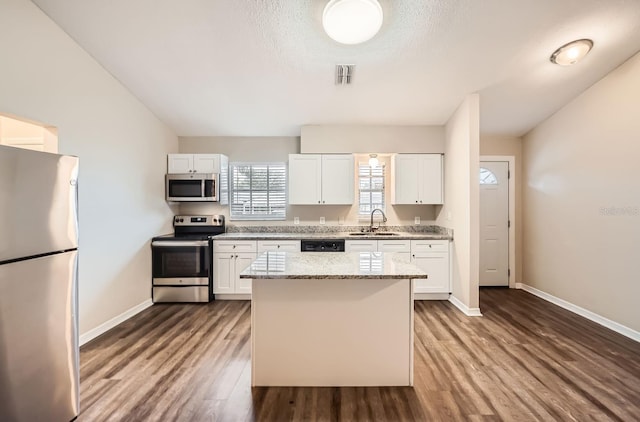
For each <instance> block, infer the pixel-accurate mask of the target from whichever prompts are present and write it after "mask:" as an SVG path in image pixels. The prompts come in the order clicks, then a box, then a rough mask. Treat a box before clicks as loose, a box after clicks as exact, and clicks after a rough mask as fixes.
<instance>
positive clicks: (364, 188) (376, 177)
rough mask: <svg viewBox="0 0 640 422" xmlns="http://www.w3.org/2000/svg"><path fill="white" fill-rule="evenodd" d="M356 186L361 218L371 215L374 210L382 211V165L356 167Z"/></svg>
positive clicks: (360, 165)
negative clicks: (358, 189)
mask: <svg viewBox="0 0 640 422" xmlns="http://www.w3.org/2000/svg"><path fill="white" fill-rule="evenodd" d="M358 186H359V188H360V192H359V200H360V202H359V203H360V210H359V212H358V213H359V214H360V215H361V216H364V215H369V214H371V211H373V210H374V209H376V208H380V209H382V210H384V165H379V166H375V167H372V166H370V165H368V164H359V165H358Z"/></svg>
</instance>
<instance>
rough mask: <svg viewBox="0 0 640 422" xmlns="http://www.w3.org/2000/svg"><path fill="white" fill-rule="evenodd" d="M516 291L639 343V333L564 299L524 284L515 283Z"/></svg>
mask: <svg viewBox="0 0 640 422" xmlns="http://www.w3.org/2000/svg"><path fill="white" fill-rule="evenodd" d="M516 289H522V290H524V291H526V292H529V293H531V294H532V295H534V296H538V297H539V298H541V299H544V300H546V301H547V302H551V303H553V304H554V305H558V306H559V307H561V308H564V309H566V310H568V311H571V312H573V313H574V314H578V315H580V316H581V317H584V318H586V319H588V320H591V321H593V322H595V323H597V324H600V325H602V326H603V327H607V328H608V329H610V330H613V331H615V332H617V333H619V334H622V335H623V336H625V337H629V338H630V339H632V340H635V341H637V342H640V332H638V331H636V330H634V329H632V328H629V327H627V326H624V325H622V324H619V323H617V322H615V321H611V320H610V319H607V318H605V317H603V316H601V315H598V314H596V313H595V312H591V311H589V310H588V309H584V308H581V307H580V306H578V305H574V304H573V303H571V302H567V301H566V300H564V299H560V298H559V297H556V296H553V295H550V294H549V293H546V292H543V291H542V290H538V289H536V288H535V287H531V286H529V285H526V284H524V283H516Z"/></svg>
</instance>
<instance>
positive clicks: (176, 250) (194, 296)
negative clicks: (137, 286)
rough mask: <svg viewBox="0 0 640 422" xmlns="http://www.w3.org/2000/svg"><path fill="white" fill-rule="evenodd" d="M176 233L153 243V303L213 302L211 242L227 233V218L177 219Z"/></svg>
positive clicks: (175, 221) (159, 238)
mask: <svg viewBox="0 0 640 422" xmlns="http://www.w3.org/2000/svg"><path fill="white" fill-rule="evenodd" d="M173 229H174V234H173V235H166V236H158V237H154V238H153V239H152V240H151V253H152V259H151V261H152V267H153V269H152V277H153V280H152V299H153V302H154V303H158V302H209V301H211V300H213V298H214V297H213V288H212V275H213V260H212V250H213V248H212V239H213V237H214V236H216V235H219V234H222V233H224V232H225V223H224V216H223V215H176V216H175V217H174V219H173Z"/></svg>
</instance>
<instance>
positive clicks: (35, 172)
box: [0, 145, 79, 422]
mask: <svg viewBox="0 0 640 422" xmlns="http://www.w3.org/2000/svg"><path fill="white" fill-rule="evenodd" d="M77 178H78V159H77V158H76V157H70V156H63V155H57V154H49V153H44V152H37V151H29V150H24V149H20V148H13V147H7V146H2V145H0V421H3V422H8V421H54V422H57V421H70V420H73V419H75V418H76V416H77V415H78V410H79V403H78V401H79V348H78V313H77V311H78V294H77V292H78V284H77V274H78V270H77V269H78V264H77V255H78V219H77Z"/></svg>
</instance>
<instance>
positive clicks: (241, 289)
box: [234, 253, 256, 294]
mask: <svg viewBox="0 0 640 422" xmlns="http://www.w3.org/2000/svg"><path fill="white" fill-rule="evenodd" d="M236 257H237V258H235V276H234V278H235V285H236V290H235V293H248V294H251V281H252V280H251V279H250V278H240V273H241V272H242V271H243V270H244V269H245V268H247V267H248V266H249V265H251V263H252V262H253V261H255V259H256V254H255V253H239V254H236Z"/></svg>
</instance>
